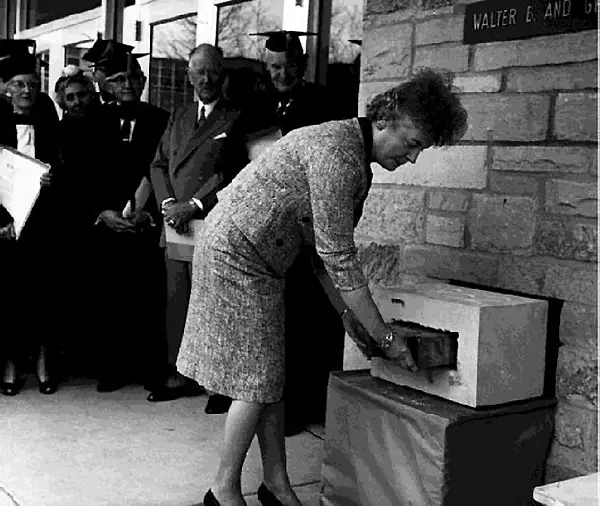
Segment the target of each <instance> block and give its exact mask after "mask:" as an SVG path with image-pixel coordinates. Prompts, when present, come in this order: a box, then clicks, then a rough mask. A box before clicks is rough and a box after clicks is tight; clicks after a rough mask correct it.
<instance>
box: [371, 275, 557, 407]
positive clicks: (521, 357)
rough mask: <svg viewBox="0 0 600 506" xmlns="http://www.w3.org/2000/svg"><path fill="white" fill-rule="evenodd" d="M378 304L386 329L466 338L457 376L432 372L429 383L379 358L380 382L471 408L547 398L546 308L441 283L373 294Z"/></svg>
mask: <svg viewBox="0 0 600 506" xmlns="http://www.w3.org/2000/svg"><path fill="white" fill-rule="evenodd" d="M373 298H374V300H375V303H376V304H377V306H378V307H379V310H380V311H381V314H382V315H383V317H384V319H385V320H386V321H389V320H392V319H402V320H405V321H409V322H414V323H419V324H421V325H425V326H427V327H432V328H436V329H440V330H445V331H451V332H457V333H458V336H459V337H458V358H457V368H456V370H452V369H441V368H440V369H433V370H431V371H430V372H431V376H430V377H428V372H426V371H420V372H418V373H412V372H409V371H406V370H404V369H402V368H400V367H399V366H398V365H396V364H394V363H393V362H391V361H390V360H386V359H380V358H373V360H372V361H371V374H372V375H373V376H375V377H378V378H381V379H384V380H387V381H391V382H393V383H396V384H399V385H404V386H409V387H412V388H415V389H417V390H421V391H424V392H428V393H430V394H433V395H437V396H440V397H443V398H445V399H448V400H451V401H454V402H457V403H460V404H464V405H466V406H471V407H478V406H491V405H497V404H504V403H508V402H513V401H518V400H524V399H530V398H533V397H538V396H540V395H542V393H543V388H544V370H545V349H546V319H547V311H548V306H547V302H546V301H543V300H535V299H529V298H525V297H517V296H513V295H505V294H499V293H493V292H487V291H482V290H475V289H470V288H463V287H457V286H454V285H448V284H439V283H428V284H422V285H420V286H416V287H415V286H405V287H399V288H395V289H384V288H380V287H374V288H373ZM400 301H401V302H400Z"/></svg>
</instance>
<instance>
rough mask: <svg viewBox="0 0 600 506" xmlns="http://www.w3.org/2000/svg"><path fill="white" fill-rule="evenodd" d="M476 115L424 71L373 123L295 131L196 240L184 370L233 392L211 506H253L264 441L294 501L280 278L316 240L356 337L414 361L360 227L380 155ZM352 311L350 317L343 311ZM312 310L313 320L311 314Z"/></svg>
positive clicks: (401, 158)
mask: <svg viewBox="0 0 600 506" xmlns="http://www.w3.org/2000/svg"><path fill="white" fill-rule="evenodd" d="M466 117H467V114H466V111H465V110H464V108H463V107H462V106H461V104H460V101H459V99H458V97H457V96H456V95H455V94H454V93H453V91H452V89H451V85H450V80H449V78H448V77H447V76H444V75H442V74H439V73H437V72H436V71H433V70H428V69H424V70H422V71H421V72H419V73H418V74H416V75H415V76H414V77H413V78H412V79H411V80H409V81H408V82H405V83H403V84H401V85H399V86H397V87H395V88H393V89H391V90H389V91H387V92H385V93H383V94H381V95H378V96H376V97H375V98H374V99H373V100H372V101H371V103H370V104H369V106H368V107H367V117H366V118H355V119H350V120H344V121H333V122H329V123H324V124H321V125H317V126H309V127H305V128H301V129H298V130H295V131H293V132H291V133H289V134H288V135H286V136H285V137H283V138H282V139H281V140H279V141H277V142H276V143H275V144H273V145H272V146H271V147H270V148H269V149H267V150H265V151H264V152H263V153H262V154H261V155H260V156H259V157H258V158H256V159H255V160H254V161H252V162H251V163H250V164H249V165H247V166H246V167H245V168H244V169H243V170H242V172H241V173H240V174H239V175H238V176H237V178H236V179H234V181H233V182H232V183H231V184H230V185H229V186H228V187H227V188H226V189H225V190H224V191H223V192H222V195H220V196H219V197H220V201H219V203H218V204H217V205H216V207H215V208H214V210H213V211H212V212H211V213H210V214H209V215H208V217H207V219H206V222H205V228H204V229H203V232H202V233H201V235H200V237H199V238H198V240H197V242H196V248H195V253H194V264H193V269H194V275H193V284H192V294H191V299H190V306H189V312H188V317H187V322H186V328H185V333H184V337H183V342H182V344H181V349H180V352H179V357H178V361H177V368H178V370H179V372H181V373H182V374H183V375H185V376H188V377H191V378H193V379H195V380H196V381H197V382H198V383H200V384H202V385H205V386H206V388H208V389H211V390H214V391H216V392H218V393H220V394H223V395H227V396H229V397H231V398H232V399H233V402H232V404H231V408H230V409H229V413H228V415H227V421H226V422H225V436H224V443H223V448H222V453H221V461H220V464H219V468H218V470H217V473H216V478H215V480H214V481H213V484H212V488H211V490H209V491H208V492H207V494H206V497H205V498H204V504H205V505H207V506H215V505H219V504H221V505H237V506H240V505H244V504H245V502H244V499H243V497H242V494H241V489H240V486H241V471H242V466H243V463H244V460H245V457H246V453H247V451H248V448H249V446H250V443H251V442H252V440H253V438H254V436H255V435H256V436H257V437H258V441H259V445H260V449H261V454H262V462H263V477H264V478H263V483H262V485H261V486H260V488H259V490H258V499H259V500H260V501H261V502H262V504H263V505H277V504H284V505H294V506H299V505H300V502H299V500H298V498H297V496H296V495H295V493H294V491H293V490H292V487H291V485H290V481H289V478H288V474H287V470H286V457H285V456H286V453H285V438H284V433H283V416H284V411H283V406H282V402H281V398H282V392H283V387H284V377H285V374H284V373H285V371H284V279H285V274H286V272H287V270H288V269H289V268H290V266H291V264H292V262H293V260H294V258H295V257H296V255H297V254H298V252H299V251H300V248H302V247H304V246H305V245H307V244H308V245H312V247H313V248H314V252H315V255H317V256H318V258H319V259H320V261H321V262H322V265H324V269H325V270H324V272H323V273H322V275H321V276H320V277H321V279H322V282H323V284H324V287H325V289H326V291H327V292H328V293H329V294H331V295H330V296H331V298H332V302H333V304H334V306H335V307H337V308H338V309H339V311H340V313H343V314H344V324H345V326H346V329H347V330H348V332H350V333H352V334H353V335H354V336H355V337H356V338H357V339H361V338H365V336H370V337H369V339H372V340H374V341H375V343H377V344H378V346H379V347H380V349H381V350H382V352H383V353H385V354H386V355H387V357H389V358H390V359H392V360H395V361H397V362H398V363H399V364H400V365H401V366H402V367H404V368H406V369H408V370H412V371H415V370H416V365H415V362H414V360H413V358H412V357H411V354H410V351H409V349H408V347H407V344H406V339H405V336H403V335H400V334H398V333H397V332H396V331H394V330H393V329H392V328H391V327H390V326H389V325H388V324H387V323H386V322H385V321H384V320H383V318H382V316H381V314H380V313H379V311H378V309H377V306H376V305H375V303H374V302H373V299H372V297H371V295H370V292H369V289H368V286H367V281H366V279H365V277H364V275H363V271H362V269H361V266H360V263H359V261H358V258H357V253H356V247H355V244H354V227H355V226H356V224H357V223H358V220H359V219H360V216H361V210H362V205H363V203H364V200H365V198H366V196H367V194H368V192H369V188H370V183H371V177H372V174H371V169H370V164H371V162H377V163H378V164H379V165H381V166H382V167H383V168H384V169H385V170H388V171H394V170H397V169H398V168H401V166H402V165H404V164H406V163H408V162H410V163H415V162H416V161H417V157H418V156H419V154H420V153H421V152H422V151H423V150H425V149H428V148H429V147H431V146H443V145H449V144H452V143H454V142H456V141H458V140H459V139H460V138H461V137H462V136H463V135H464V132H465V130H466ZM346 309H347V311H346ZM307 317H310V315H307Z"/></svg>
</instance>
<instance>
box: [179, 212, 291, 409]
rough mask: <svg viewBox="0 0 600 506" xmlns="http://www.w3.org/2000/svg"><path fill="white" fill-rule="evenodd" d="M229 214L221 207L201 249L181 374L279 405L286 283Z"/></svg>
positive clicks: (216, 389) (212, 218)
mask: <svg viewBox="0 0 600 506" xmlns="http://www.w3.org/2000/svg"><path fill="white" fill-rule="evenodd" d="M227 214H228V213H227V209H226V206H219V205H217V207H216V208H215V209H214V210H213V211H212V212H211V215H210V216H209V218H208V219H207V220H206V223H205V227H204V230H203V231H202V233H201V235H200V237H199V238H198V240H197V242H196V245H195V248H194V258H193V275H192V291H191V296H190V303H189V308H188V314H187V319H186V324H185V331H184V334H183V339H182V342H181V347H180V350H179V355H178V357H177V370H178V371H179V372H180V373H181V374H183V375H184V376H186V377H189V378H192V379H194V380H195V381H197V382H198V383H199V384H200V385H203V386H204V387H205V388H206V389H208V390H212V391H214V392H216V393H219V394H223V395H227V396H229V397H231V398H233V399H240V400H244V401H249V402H260V403H272V402H277V401H279V400H281V397H282V395H283V388H284V383H285V341H284V339H285V337H284V318H285V316H284V279H283V278H282V277H280V276H278V275H277V274H275V273H274V272H273V271H272V270H271V269H270V268H269V266H268V265H267V264H266V263H265V261H264V260H263V259H262V258H261V257H260V255H259V254H258V253H257V251H256V249H255V248H254V246H253V245H252V244H251V243H250V242H249V241H248V239H247V238H246V237H245V236H244V235H243V233H242V232H241V231H240V230H239V229H238V228H237V227H236V226H235V225H234V224H233V222H232V221H231V220H230V219H228V217H227Z"/></svg>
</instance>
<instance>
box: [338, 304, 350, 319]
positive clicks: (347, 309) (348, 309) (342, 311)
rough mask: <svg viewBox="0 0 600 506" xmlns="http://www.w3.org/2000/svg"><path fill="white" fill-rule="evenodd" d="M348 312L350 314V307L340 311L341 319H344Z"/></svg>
mask: <svg viewBox="0 0 600 506" xmlns="http://www.w3.org/2000/svg"><path fill="white" fill-rule="evenodd" d="M348 312H350V308H349V307H347V308H345V309H342V310H341V311H340V318H343V317H344V315H345V314H346V313H348Z"/></svg>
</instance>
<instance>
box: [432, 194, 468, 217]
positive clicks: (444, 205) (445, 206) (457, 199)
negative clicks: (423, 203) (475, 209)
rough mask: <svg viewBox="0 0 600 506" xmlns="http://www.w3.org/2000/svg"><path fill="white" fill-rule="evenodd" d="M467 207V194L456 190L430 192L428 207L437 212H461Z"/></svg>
mask: <svg viewBox="0 0 600 506" xmlns="http://www.w3.org/2000/svg"><path fill="white" fill-rule="evenodd" d="M468 206H469V193H467V192H461V191H456V190H438V189H435V190H430V191H429V198H428V207H429V208H430V209H436V210H439V211H450V212H463V211H466V210H467V207H468Z"/></svg>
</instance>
